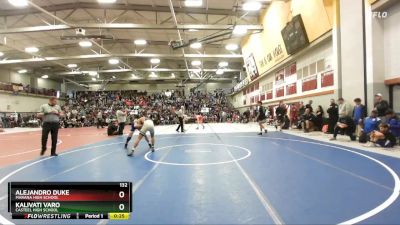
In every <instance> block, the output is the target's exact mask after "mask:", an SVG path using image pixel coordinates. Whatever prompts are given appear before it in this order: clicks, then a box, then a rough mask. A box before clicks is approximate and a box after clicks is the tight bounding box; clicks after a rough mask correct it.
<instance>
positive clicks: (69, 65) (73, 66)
mask: <svg viewBox="0 0 400 225" xmlns="http://www.w3.org/2000/svg"><path fill="white" fill-rule="evenodd" d="M67 67H68V68H76V67H78V65H76V64H73V63H72V64H68V65H67Z"/></svg>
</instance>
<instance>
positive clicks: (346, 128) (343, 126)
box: [330, 116, 356, 141]
mask: <svg viewBox="0 0 400 225" xmlns="http://www.w3.org/2000/svg"><path fill="white" fill-rule="evenodd" d="M355 131H356V126H355V124H354V121H353V118H351V117H350V116H345V117H341V118H339V121H338V122H337V124H336V127H335V130H334V132H333V138H331V139H330V140H331V141H334V140H336V137H337V135H338V134H339V133H340V134H342V135H344V134H346V135H348V136H349V137H350V139H351V140H352V141H355V140H356V136H355V135H354V132H355Z"/></svg>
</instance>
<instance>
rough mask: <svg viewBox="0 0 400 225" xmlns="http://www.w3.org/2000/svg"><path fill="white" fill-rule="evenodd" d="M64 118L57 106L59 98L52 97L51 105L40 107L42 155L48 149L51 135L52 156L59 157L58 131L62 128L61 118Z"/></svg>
mask: <svg viewBox="0 0 400 225" xmlns="http://www.w3.org/2000/svg"><path fill="white" fill-rule="evenodd" d="M61 116H63V112H62V111H61V107H60V106H59V105H57V98H56V97H51V98H50V99H49V103H47V104H43V105H42V106H41V107H40V112H39V113H38V117H39V118H42V121H43V123H42V150H41V151H40V155H44V153H45V152H46V149H47V139H48V136H49V133H51V156H57V153H56V148H57V139H58V129H59V126H60V117H61Z"/></svg>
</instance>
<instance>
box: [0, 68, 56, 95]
mask: <svg viewBox="0 0 400 225" xmlns="http://www.w3.org/2000/svg"><path fill="white" fill-rule="evenodd" d="M0 82H3V83H17V84H20V83H22V84H23V85H30V86H31V87H36V88H47V89H55V90H61V83H60V82H58V81H54V80H51V79H42V78H37V77H35V76H31V75H30V74H19V73H17V72H16V71H13V70H9V69H0Z"/></svg>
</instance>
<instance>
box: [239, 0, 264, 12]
mask: <svg viewBox="0 0 400 225" xmlns="http://www.w3.org/2000/svg"><path fill="white" fill-rule="evenodd" d="M261 6H262V5H261V3H260V2H257V1H248V2H245V3H244V4H243V6H242V8H243V10H245V11H258V10H260V9H261Z"/></svg>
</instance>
